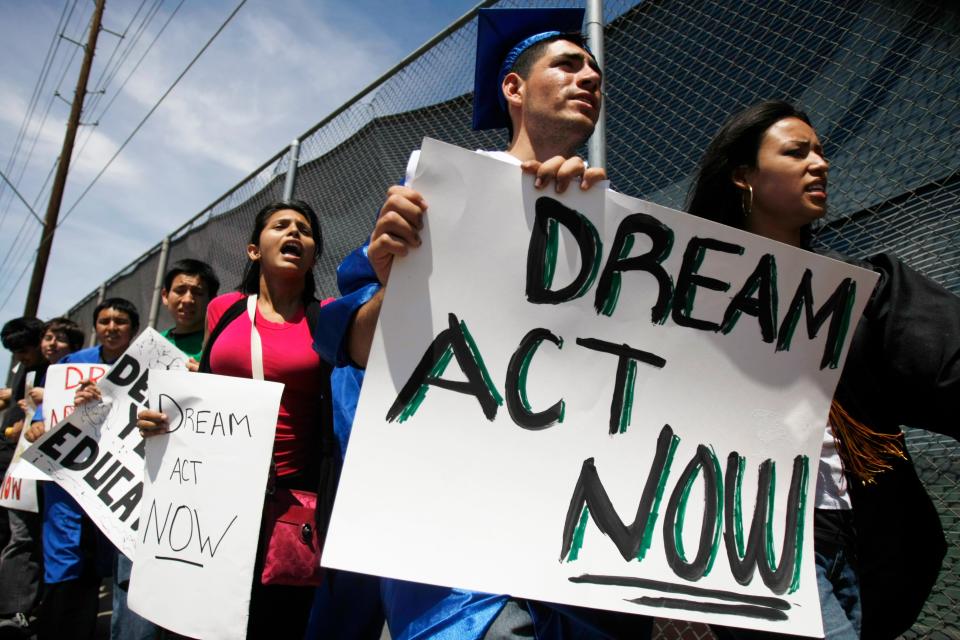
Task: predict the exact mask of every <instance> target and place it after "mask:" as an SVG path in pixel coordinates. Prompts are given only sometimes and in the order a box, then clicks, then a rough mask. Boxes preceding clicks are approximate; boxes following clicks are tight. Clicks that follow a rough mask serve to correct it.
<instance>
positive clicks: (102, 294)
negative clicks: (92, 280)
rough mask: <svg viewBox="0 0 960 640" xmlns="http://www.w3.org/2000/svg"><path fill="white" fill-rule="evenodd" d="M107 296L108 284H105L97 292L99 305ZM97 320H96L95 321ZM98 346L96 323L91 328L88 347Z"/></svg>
mask: <svg viewBox="0 0 960 640" xmlns="http://www.w3.org/2000/svg"><path fill="white" fill-rule="evenodd" d="M106 296H107V283H106V282H104V283H102V284H101V285H100V288H99V289H98V290H97V304H100V303H101V302H103V299H104V298H105V297H106ZM94 320H96V319H94ZM95 344H97V323H96V321H94V323H93V325H92V326H91V327H90V337H89V338H88V339H87V346H88V347H92V346H94V345H95Z"/></svg>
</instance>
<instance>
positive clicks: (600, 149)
mask: <svg viewBox="0 0 960 640" xmlns="http://www.w3.org/2000/svg"><path fill="white" fill-rule="evenodd" d="M586 21H587V25H586V26H587V41H588V43H589V45H590V51H591V52H592V53H593V56H594V57H595V58H596V59H597V64H598V65H600V69H601V71H602V70H603V69H604V65H603V0H588V2H587V18H586ZM587 159H588V160H589V161H590V166H592V167H606V166H607V105H606V100H604V101H603V104H601V105H600V117H598V118H597V126H596V127H595V128H594V130H593V135H592V136H590V140H589V142H588V143H587Z"/></svg>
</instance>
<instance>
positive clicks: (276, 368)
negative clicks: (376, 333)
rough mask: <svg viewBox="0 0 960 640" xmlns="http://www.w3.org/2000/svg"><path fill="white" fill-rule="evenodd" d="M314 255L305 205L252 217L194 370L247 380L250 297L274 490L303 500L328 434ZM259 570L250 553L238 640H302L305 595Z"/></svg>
mask: <svg viewBox="0 0 960 640" xmlns="http://www.w3.org/2000/svg"><path fill="white" fill-rule="evenodd" d="M321 249H322V237H321V233H320V221H319V219H318V218H317V215H316V213H314V211H313V209H312V208H311V207H310V205H308V204H307V203H305V202H301V201H296V200H294V201H288V202H277V203H274V204H270V205H268V206H266V207H264V208H263V209H261V210H260V212H259V213H258V214H257V216H256V219H255V221H254V227H253V231H252V233H251V235H250V242H249V243H248V244H247V247H246V253H247V258H248V262H247V265H246V268H245V270H244V275H243V280H242V282H241V284H240V286H239V287H238V289H237V291H233V292H231V293H227V294H224V295H221V296H218V297H217V298H215V299H213V300H211V301H210V304H209V306H208V307H207V339H206V341H205V342H206V343H207V344H205V346H204V356H203V360H202V362H201V371H209V372H210V373H215V374H219V375H227V376H236V377H242V378H251V377H253V374H252V365H251V350H250V332H251V326H250V318H249V315H248V313H247V310H246V305H245V303H242V302H241V303H240V304H243V310H242V313H237V309H238V307H237V305H238V302H240V301H244V300H246V298H247V297H248V296H250V295H256V296H257V306H256V317H255V321H256V327H257V331H258V333H259V335H260V340H261V343H262V346H263V378H264V379H265V380H271V381H275V382H281V383H283V384H284V390H283V395H282V397H281V400H280V411H279V414H278V416H277V431H276V437H275V440H274V446H273V461H274V470H275V481H276V484H277V486H278V487H284V488H290V489H306V490H310V491H316V490H317V488H318V482H319V477H320V475H321V473H322V472H321V470H320V469H319V467H320V465H319V464H318V460H319V455H318V453H319V451H320V447H319V445H320V443H321V434H322V433H324V432H325V431H330V433H332V427H331V426H330V424H327V423H328V422H329V421H330V419H331V417H330V414H329V412H326V411H324V409H323V407H324V406H326V403H325V402H323V401H322V399H323V396H325V395H326V396H328V394H329V367H327V366H326V365H324V364H323V363H322V361H321V360H320V357H319V356H318V355H317V354H316V353H315V352H314V350H313V348H312V338H311V335H310V326H309V323H308V321H307V312H308V308H311V307H314V306H316V305H317V301H316V299H315V283H314V278H313V266H314V264H315V262H316V260H317V258H318V257H319V256H320V253H321ZM225 314H227V315H228V317H227V318H224V315H225ZM222 319H223V326H221V327H219V331H216V332H215V329H218V324H220V323H221V320H222ZM211 337H212V338H213V339H212V340H211ZM324 390H326V391H324ZM327 399H328V397H327ZM138 418H139V420H138V423H137V424H138V426H139V427H140V432H141V434H143V435H144V436H150V435H155V434H158V433H163V432H164V431H166V427H167V425H166V422H165V416H163V415H162V414H160V413H158V412H154V411H143V412H141V413H140V414H139V416H138ZM263 542H264V541H263V540H261V545H262V544H263ZM261 571H262V564H261V558H260V554H259V553H258V559H257V564H256V565H255V567H254V580H253V586H252V593H251V598H250V619H249V623H248V627H247V637H248V638H263V637H291V638H292V637H302V635H303V632H304V629H305V627H306V623H307V618H308V616H309V612H310V606H311V603H312V599H313V591H314V590H313V588H311V587H291V586H277V585H263V584H261V580H260V575H261Z"/></svg>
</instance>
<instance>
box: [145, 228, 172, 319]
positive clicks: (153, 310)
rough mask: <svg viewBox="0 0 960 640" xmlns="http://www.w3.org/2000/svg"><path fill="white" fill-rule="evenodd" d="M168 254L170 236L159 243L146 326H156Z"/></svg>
mask: <svg viewBox="0 0 960 640" xmlns="http://www.w3.org/2000/svg"><path fill="white" fill-rule="evenodd" d="M169 255H170V236H166V237H165V238H164V239H163V242H161V243H160V261H159V262H157V276H156V278H154V280H153V296H152V297H151V299H150V316H149V319H148V320H147V326H148V327H150V328H151V329H153V328H155V327H156V326H157V314H158V313H159V312H160V293H161V292H162V291H163V276H164V275H165V274H166V273H167V257H168V256H169Z"/></svg>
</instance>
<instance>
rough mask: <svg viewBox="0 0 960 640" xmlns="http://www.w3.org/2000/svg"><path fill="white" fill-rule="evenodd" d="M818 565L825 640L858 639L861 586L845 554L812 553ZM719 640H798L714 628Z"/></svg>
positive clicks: (781, 635)
mask: <svg viewBox="0 0 960 640" xmlns="http://www.w3.org/2000/svg"><path fill="white" fill-rule="evenodd" d="M814 557H815V559H816V563H817V591H819V593H820V612H821V614H822V615H823V635H824V638H826V639H827V640H859V638H860V625H861V621H862V619H863V616H862V614H861V611H860V583H859V581H858V580H857V573H856V571H855V570H854V568H853V565H852V564H850V560H849V558H848V557H847V554H846V552H845V551H843V550H842V549H841V550H838V551H835V552H832V553H829V554H827V553H821V552H819V551H817V552H815V553H814ZM713 631H714V633H715V634H716V636H717V638H719V639H720V640H797V638H798V636H791V635H787V634H780V633H772V632H770V631H752V630H749V629H734V628H732V627H730V628H723V627H716V626H715V627H713Z"/></svg>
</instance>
